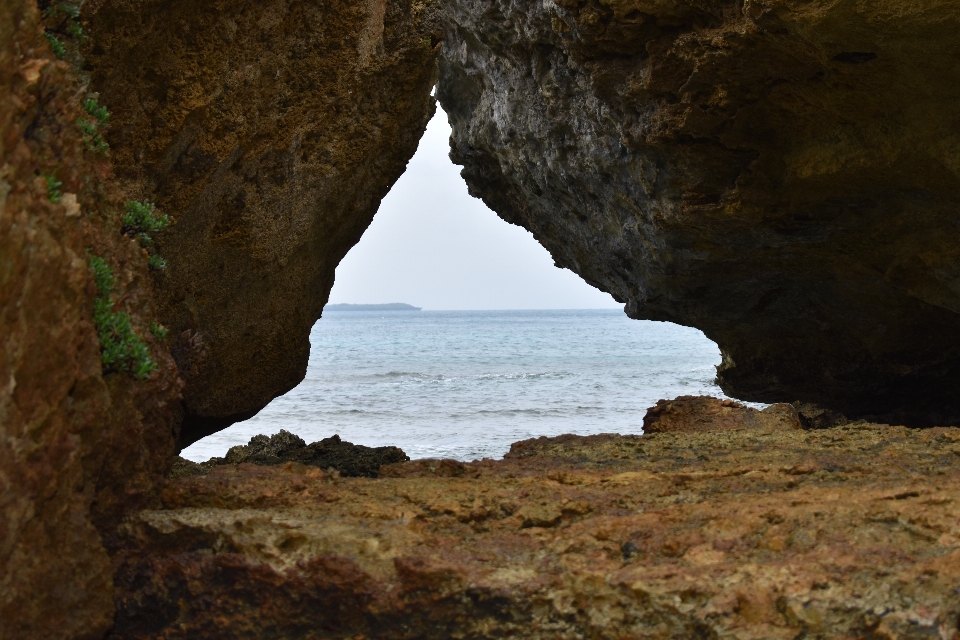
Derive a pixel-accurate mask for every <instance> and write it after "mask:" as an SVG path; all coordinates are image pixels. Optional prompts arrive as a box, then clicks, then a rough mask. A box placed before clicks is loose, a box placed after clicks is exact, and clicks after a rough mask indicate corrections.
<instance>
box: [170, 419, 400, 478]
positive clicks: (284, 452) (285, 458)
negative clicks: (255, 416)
mask: <svg viewBox="0 0 960 640" xmlns="http://www.w3.org/2000/svg"><path fill="white" fill-rule="evenodd" d="M408 460H410V457H409V456H407V454H405V453H404V452H403V450H402V449H400V448H399V447H390V446H387V447H365V446H363V445H358V444H353V443H352V442H344V441H343V440H341V439H340V436H339V435H333V436H330V437H329V438H324V439H323V440H320V441H318V442H312V443H310V444H307V443H306V442H304V441H303V438H301V437H300V436H297V435H295V434H292V433H290V432H288V431H285V430H283V429H281V430H280V432H279V433H275V434H273V435H272V436H265V435H263V434H260V435H256V436H253V437H252V438H250V442H249V443H247V444H242V445H237V446H235V447H230V450H229V451H227V455H225V456H224V457H222V458H219V457H217V458H211V459H209V460H207V461H206V462H200V463H197V462H192V461H190V460H185V459H184V458H178V459H177V461H176V462H175V463H174V468H173V471H172V473H171V475H173V476H175V477H186V476H195V475H204V474H206V473H208V472H209V471H211V470H212V469H215V468H216V467H219V466H222V465H225V464H241V463H244V462H247V463H250V464H259V465H278V464H284V463H287V462H296V463H299V464H302V465H306V466H309V467H317V468H319V469H322V470H324V471H327V472H334V471H335V472H336V473H337V474H339V475H340V476H343V477H344V478H376V477H377V474H378V472H379V471H380V467H382V466H383V465H385V464H396V463H398V462H407V461H408Z"/></svg>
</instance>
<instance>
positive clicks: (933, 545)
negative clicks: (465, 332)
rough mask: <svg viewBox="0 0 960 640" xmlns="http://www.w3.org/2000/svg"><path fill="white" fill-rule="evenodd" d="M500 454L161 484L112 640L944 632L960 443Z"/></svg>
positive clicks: (144, 518)
mask: <svg viewBox="0 0 960 640" xmlns="http://www.w3.org/2000/svg"><path fill="white" fill-rule="evenodd" d="M716 402H717V404H720V402H719V401H716ZM678 404H680V405H685V406H686V407H687V411H686V412H685V415H686V416H687V417H688V418H690V419H692V420H699V421H701V422H702V421H704V420H708V419H709V416H710V414H711V413H712V409H713V407H712V406H711V405H709V404H707V403H697V404H698V406H700V407H701V408H702V409H703V411H705V412H706V415H698V411H696V410H695V409H694V408H692V405H691V404H690V403H685V402H684V401H680V402H679V403H678ZM734 409H735V408H734ZM732 415H734V416H739V417H740V418H745V417H746V416H749V415H751V414H749V413H747V412H743V411H733V412H732ZM512 451H513V452H512V453H511V455H509V456H507V457H506V458H505V459H504V460H501V461H492V460H485V461H480V462H473V463H457V462H454V461H446V464H445V463H443V462H441V461H415V462H410V463H404V464H397V465H391V466H390V467H387V468H385V470H386V471H388V472H387V473H385V474H382V476H383V477H381V478H379V479H375V480H374V479H368V478H341V477H338V476H336V475H328V474H327V473H325V472H323V471H322V470H320V469H318V468H310V467H306V466H303V465H298V464H297V463H286V464H284V465H280V466H258V465H251V464H247V463H243V464H239V465H224V466H220V467H218V468H217V469H215V470H213V471H211V472H210V473H209V474H208V475H205V476H197V477H191V478H179V479H172V480H171V481H170V482H169V484H168V486H167V488H166V489H165V491H164V493H163V504H162V506H160V507H159V508H157V509H150V510H145V511H141V512H140V513H138V514H136V515H134V516H131V517H130V518H129V519H128V520H127V522H126V523H125V525H124V526H123V527H122V530H121V536H122V542H123V544H122V548H121V550H120V552H119V553H118V555H117V556H116V560H117V562H118V567H119V568H118V574H117V575H118V580H117V584H118V585H120V590H119V592H118V596H117V602H118V614H117V621H116V626H115V628H114V635H115V637H117V638H188V637H209V636H214V635H230V636H231V637H233V636H234V635H237V634H247V635H249V637H265V636H272V637H300V636H306V637H309V634H310V633H313V634H314V635H316V636H317V637H323V638H344V637H353V638H355V637H364V638H368V639H374V638H390V639H394V638H410V639H413V638H418V639H419V638H436V639H438V640H439V639H441V638H451V637H454V638H475V639H477V640H479V639H481V638H520V637H522V638H531V639H534V640H536V639H543V640H548V639H549V640H553V639H555V638H567V637H580V638H598V639H599V638H612V637H623V638H637V637H642V638H662V639H664V640H666V639H672V638H694V637H704V638H719V637H722V638H732V639H744V640H746V639H760V638H763V639H771V638H783V639H793V638H797V637H799V636H804V635H805V636H806V637H824V638H833V637H903V638H921V637H942V638H952V637H955V636H956V634H957V633H958V631H957V620H958V614H960V594H958V592H957V590H956V588H955V587H956V585H957V584H960V526H958V523H960V507H958V505H960V493H958V489H957V487H960V471H958V469H957V465H956V462H955V461H956V457H957V455H960V430H958V429H956V428H949V429H948V428H938V429H931V430H909V429H906V428H904V427H890V426H888V425H876V424H868V423H862V422H861V423H851V424H847V425H844V426H841V427H835V428H832V429H822V430H814V431H805V430H800V429H783V428H777V429H758V428H756V427H755V426H749V425H746V424H741V425H740V427H739V428H729V429H724V430H719V431H718V430H714V431H706V432H704V431H700V430H697V429H673V430H670V431H665V432H661V433H655V434H649V435H643V436H619V435H601V436H590V437H579V436H562V437H560V438H538V439H535V440H531V441H526V442H524V443H517V445H515V446H514V448H513V450H512ZM521 452H522V455H521ZM878 460H883V464H882V465H880V464H877V461H878Z"/></svg>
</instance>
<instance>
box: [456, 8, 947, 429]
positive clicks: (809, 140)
mask: <svg viewBox="0 0 960 640" xmlns="http://www.w3.org/2000/svg"><path fill="white" fill-rule="evenodd" d="M444 12H445V16H446V18H445V36H444V45H443V56H442V60H441V76H440V85H439V91H438V96H439V98H440V101H441V103H442V105H443V107H444V109H445V110H446V112H447V113H448V114H449V116H450V119H451V121H452V124H453V147H454V148H453V153H452V157H453V158H454V161H455V162H457V163H459V164H462V165H463V166H464V169H463V176H464V178H465V179H466V181H467V183H468V185H469V186H470V189H471V193H473V194H474V195H477V196H479V197H482V198H483V199H484V201H485V202H486V203H487V204H488V205H489V206H490V207H491V208H493V209H494V210H495V211H496V212H497V213H498V214H499V215H500V216H501V217H502V218H503V219H505V220H507V221H508V222H512V223H515V224H519V225H522V226H523V227H525V228H527V229H529V230H530V231H531V232H532V233H533V235H534V236H535V237H536V238H537V240H538V241H539V242H540V243H541V244H543V245H544V246H545V247H547V249H549V251H550V252H551V254H552V255H553V257H554V259H555V261H556V263H557V264H558V265H559V266H562V267H567V268H570V269H572V270H573V271H575V272H576V273H578V274H580V275H581V276H582V277H583V278H584V279H585V280H586V281H588V282H590V283H591V284H593V285H595V286H597V287H599V288H601V289H603V290H605V291H609V292H610V293H612V294H613V295H614V297H615V298H617V299H618V300H621V301H623V302H625V303H626V309H627V313H628V314H629V315H630V316H631V317H634V318H647V319H653V320H669V321H672V322H676V323H679V324H684V325H689V326H694V327H697V328H699V329H702V330H703V331H704V332H705V333H706V335H707V336H708V337H710V338H711V339H713V340H714V341H716V342H717V343H718V344H719V345H720V348H721V350H722V352H723V364H722V366H721V367H720V371H719V380H720V383H721V386H722V387H723V389H724V390H725V391H726V392H727V393H728V394H730V395H732V396H734V397H737V398H742V399H747V400H756V401H766V402H783V401H794V400H798V399H799V400H802V401H804V402H812V403H815V404H819V405H823V406H826V407H830V408H832V409H834V410H836V411H839V412H840V413H843V414H845V415H847V417H850V418H856V417H864V416H873V417H875V418H882V419H883V421H885V422H891V423H894V424H902V423H906V424H914V425H932V424H956V423H957V422H958V421H960V394H958V393H956V389H957V388H958V386H960V244H958V243H957V212H958V210H960V159H958V156H957V153H956V150H957V149H958V148H960V120H958V116H957V108H956V105H957V104H958V101H960V65H958V64H957V59H956V52H955V51H954V43H955V38H954V37H953V35H952V34H954V33H956V32H957V31H958V29H960V5H958V4H957V3H955V2H940V3H937V2H934V3H910V4H909V5H905V4H903V3H902V2H895V1H893V0H878V1H875V2H869V3H863V2H855V1H854V0H840V1H837V2H820V1H814V2H809V1H807V0H802V1H801V0H744V1H742V2H741V1H740V0H736V1H735V0H716V1H712V2H701V1H694V0H677V1H672V0H623V1H620V0H617V1H614V0H583V1H577V2H574V1H572V0H557V1H556V2H532V1H529V0H450V1H449V2H446V3H445V4H444Z"/></svg>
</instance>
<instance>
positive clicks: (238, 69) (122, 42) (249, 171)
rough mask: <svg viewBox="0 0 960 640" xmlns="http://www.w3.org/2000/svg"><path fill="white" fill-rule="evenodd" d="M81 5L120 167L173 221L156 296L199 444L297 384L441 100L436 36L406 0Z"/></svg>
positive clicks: (417, 6)
mask: <svg viewBox="0 0 960 640" xmlns="http://www.w3.org/2000/svg"><path fill="white" fill-rule="evenodd" d="M87 11H88V13H89V15H90V17H91V22H90V35H91V40H90V42H91V44H90V46H89V47H88V49H89V50H88V52H87V56H88V60H89V64H90V65H91V68H92V72H91V73H92V85H93V86H94V87H95V88H96V89H97V90H98V91H100V94H101V96H102V99H103V101H104V102H105V103H107V104H109V105H110V107H111V109H112V110H113V121H114V126H113V128H112V129H111V132H110V135H109V141H110V144H111V146H112V148H113V154H114V158H115V162H116V166H117V170H118V172H119V173H120V174H121V176H122V177H123V178H125V179H126V180H127V181H128V184H129V185H130V189H131V191H132V192H134V193H138V194H140V195H141V196H142V197H143V198H145V199H149V200H153V201H155V202H156V203H157V205H158V206H159V208H160V209H162V210H163V211H164V212H165V213H167V214H168V215H170V216H171V218H172V219H173V225H172V226H171V227H170V228H169V229H168V230H167V231H166V232H164V233H162V234H160V235H159V236H158V238H157V244H158V247H159V250H160V252H161V253H162V254H163V255H164V257H165V258H166V259H167V260H168V262H169V268H168V270H167V274H166V276H165V277H164V279H163V280H162V281H161V282H160V284H159V299H160V302H161V317H162V318H164V321H165V322H166V323H167V324H168V325H169V326H170V327H171V329H172V333H173V334H174V344H173V346H172V349H173V355H174V358H175V359H176V361H177V364H178V366H179V368H180V372H181V374H182V376H183V378H184V380H185V382H186V389H185V392H184V398H185V400H184V408H185V418H184V422H183V429H182V434H181V444H182V445H187V444H189V443H191V442H193V441H194V440H197V439H198V438H200V437H203V436H205V435H208V434H210V433H213V432H214V431H217V430H219V429H221V428H223V427H226V426H228V425H229V424H231V423H232V422H234V421H236V420H241V419H245V418H247V417H249V416H251V415H253V414H255V413H256V412H257V411H259V410H260V409H261V408H262V407H264V406H265V405H266V404H267V403H268V402H269V401H270V400H272V399H273V398H274V397H276V396H278V395H280V394H282V393H285V392H286V391H288V390H289V389H291V388H293V387H294V386H295V385H296V384H297V383H298V382H300V380H302V379H303V375H304V373H305V371H306V366H307V357H308V354H309V349H310V345H309V341H308V337H309V332H310V328H311V326H312V325H313V323H314V322H315V321H316V320H317V318H319V317H320V312H321V311H322V309H323V306H324V304H325V303H326V300H327V296H328V295H329V292H330V288H331V287H332V285H333V278H334V270H335V268H336V266H337V264H338V263H339V262H340V260H341V259H342V258H343V256H344V255H345V254H346V253H347V251H348V250H349V249H350V248H351V247H352V246H353V245H354V244H356V242H357V241H358V240H359V239H360V235H361V234H362V233H363V231H364V230H365V229H366V227H367V226H368V225H369V223H370V221H371V219H372V218H373V214H374V213H375V212H376V210H377V207H378V206H379V203H380V200H381V198H383V196H384V195H385V194H386V193H387V190H388V189H389V188H390V186H391V185H392V184H393V183H394V182H395V181H396V180H397V178H398V177H399V176H400V174H401V173H402V172H403V170H404V168H405V166H406V163H407V161H408V160H409V158H410V157H411V156H412V155H413V153H414V151H415V150H416V147H417V143H418V141H419V138H420V136H421V135H422V133H423V130H424V128H425V127H426V124H427V121H428V120H429V118H430V117H431V115H432V114H433V112H434V100H433V98H431V97H430V89H431V87H432V85H433V83H434V81H435V78H436V63H435V58H436V55H437V47H436V45H437V42H438V40H439V31H438V30H437V29H436V27H435V26H434V24H433V22H432V21H431V20H432V19H431V14H430V10H429V5H427V4H423V3H419V2H408V1H401V0H391V1H389V2H388V1H386V0H370V1H369V2H359V3H357V2H341V1H336V2H322V3H303V2H292V1H289V0H269V1H267V2H245V1H240V0H218V1H216V2H194V1H193V0H174V1H172V2H171V1H169V0H147V1H143V2H130V1H129V0H97V1H96V2H92V3H90V6H89V9H88V10H87Z"/></svg>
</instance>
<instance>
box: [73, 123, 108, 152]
mask: <svg viewBox="0 0 960 640" xmlns="http://www.w3.org/2000/svg"><path fill="white" fill-rule="evenodd" d="M77 126H78V127H80V132H81V133H82V134H83V141H84V142H85V143H86V145H87V150H88V151H93V152H94V153H96V154H99V155H101V156H105V155H107V151H109V150H110V145H108V144H107V141H106V140H104V139H103V136H102V135H101V134H100V131H99V130H98V129H97V121H96V120H87V119H86V118H77Z"/></svg>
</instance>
